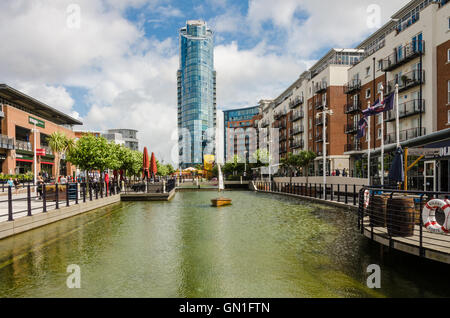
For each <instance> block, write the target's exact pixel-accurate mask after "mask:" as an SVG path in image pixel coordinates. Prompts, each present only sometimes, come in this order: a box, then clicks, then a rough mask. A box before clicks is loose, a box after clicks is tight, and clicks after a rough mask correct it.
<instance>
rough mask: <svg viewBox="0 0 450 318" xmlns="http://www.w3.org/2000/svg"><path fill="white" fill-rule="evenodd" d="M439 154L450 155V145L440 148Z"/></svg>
mask: <svg viewBox="0 0 450 318" xmlns="http://www.w3.org/2000/svg"><path fill="white" fill-rule="evenodd" d="M439 154H440V156H441V157H447V156H450V147H442V148H441V149H440V150H439Z"/></svg>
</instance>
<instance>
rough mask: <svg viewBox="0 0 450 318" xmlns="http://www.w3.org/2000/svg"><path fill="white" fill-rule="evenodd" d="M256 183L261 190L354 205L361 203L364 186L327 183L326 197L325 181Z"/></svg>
mask: <svg viewBox="0 0 450 318" xmlns="http://www.w3.org/2000/svg"><path fill="white" fill-rule="evenodd" d="M254 184H255V186H256V189H257V190H259V191H264V192H274V193H285V194H291V195H298V196H304V197H311V198H315V199H322V200H327V201H334V202H338V203H345V204H348V205H353V206H357V205H358V204H359V197H360V190H361V188H362V186H357V185H355V184H352V185H350V184H326V185H325V190H326V191H325V197H324V191H323V190H324V188H323V183H299V182H274V181H272V182H264V181H255V183H254Z"/></svg>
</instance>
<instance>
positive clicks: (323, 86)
mask: <svg viewBox="0 0 450 318" xmlns="http://www.w3.org/2000/svg"><path fill="white" fill-rule="evenodd" d="M327 88H328V84H327V82H318V83H316V85H315V86H314V93H315V94H319V93H322V92H324V91H326V90H327Z"/></svg>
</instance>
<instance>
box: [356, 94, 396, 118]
mask: <svg viewBox="0 0 450 318" xmlns="http://www.w3.org/2000/svg"><path fill="white" fill-rule="evenodd" d="M393 108H394V93H391V94H389V95H388V96H387V97H386V98H385V99H384V100H383V101H382V102H380V99H377V100H376V101H375V103H374V104H373V105H372V106H370V107H368V108H367V109H364V110H363V111H362V113H363V116H364V117H368V116H373V115H376V114H379V113H382V112H387V111H389V110H391V109H393Z"/></svg>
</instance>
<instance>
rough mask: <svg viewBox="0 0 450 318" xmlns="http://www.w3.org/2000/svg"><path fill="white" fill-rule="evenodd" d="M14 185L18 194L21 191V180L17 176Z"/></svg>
mask: <svg viewBox="0 0 450 318" xmlns="http://www.w3.org/2000/svg"><path fill="white" fill-rule="evenodd" d="M14 187H15V188H16V192H15V193H16V194H18V193H19V187H20V182H19V179H17V178H15V179H14Z"/></svg>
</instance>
